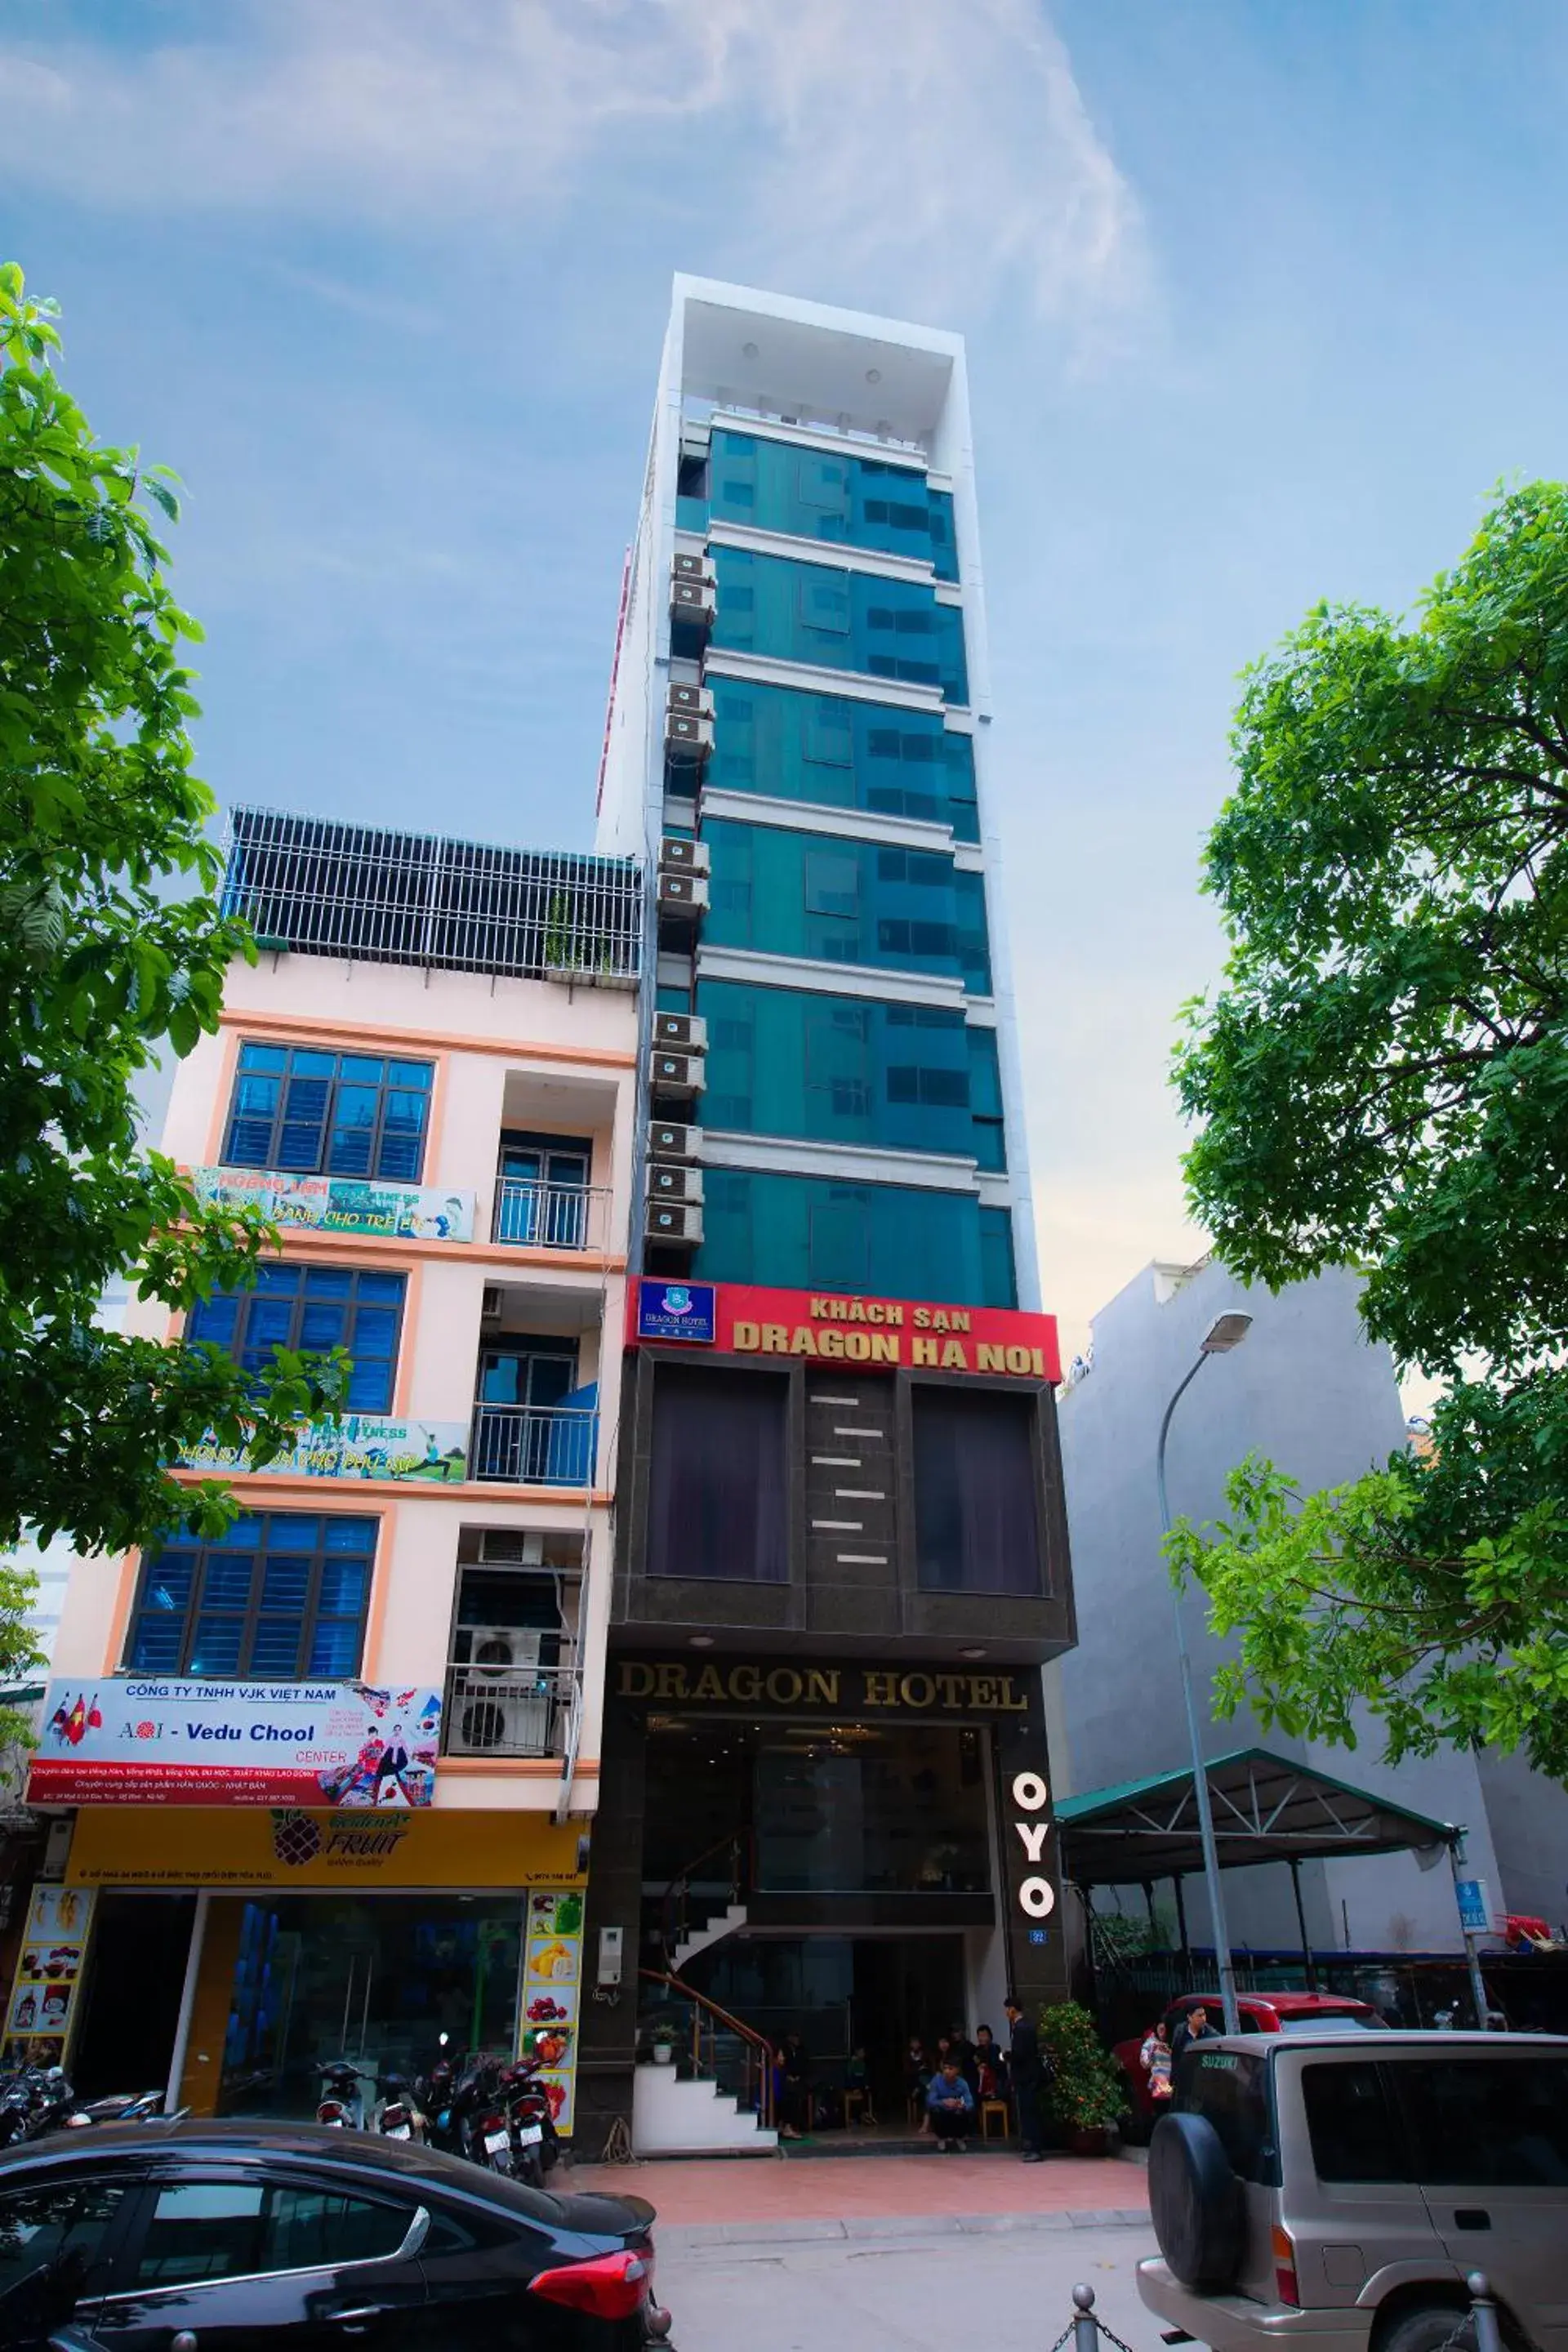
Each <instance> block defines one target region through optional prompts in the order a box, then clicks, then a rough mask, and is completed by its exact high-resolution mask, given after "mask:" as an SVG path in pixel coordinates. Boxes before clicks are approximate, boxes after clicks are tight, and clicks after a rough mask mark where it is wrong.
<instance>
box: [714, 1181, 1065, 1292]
mask: <svg viewBox="0 0 1568 2352" xmlns="http://www.w3.org/2000/svg"><path fill="white" fill-rule="evenodd" d="M702 1189H703V1210H702V1225H703V1241H702V1246H701V1247H700V1250H699V1251H698V1253H697V1255H696V1258H695V1260H694V1262H693V1265H692V1267H691V1272H692V1275H693V1276H694V1278H695V1279H696V1280H698V1281H700V1282H762V1281H765V1282H768V1283H773V1284H776V1285H777V1286H779V1287H780V1288H781V1289H790V1290H811V1289H816V1288H821V1287H832V1288H834V1289H844V1290H852V1289H858V1290H866V1291H872V1292H879V1293H881V1294H882V1295H883V1296H884V1297H889V1298H903V1297H909V1296H910V1292H911V1290H913V1291H914V1293H915V1294H916V1295H917V1296H918V1295H919V1293H920V1291H921V1287H922V1286H923V1287H924V1288H925V1290H926V1292H927V1294H928V1295H931V1294H936V1295H940V1296H941V1297H942V1298H944V1299H948V1300H951V1301H952V1303H953V1304H954V1305H955V1306H958V1307H1016V1305H1017V1303H1018V1301H1017V1291H1016V1283H1015V1279H1014V1273H1013V1252H1012V1230H1011V1219H1010V1217H1009V1215H1008V1213H1007V1211H1006V1210H1005V1209H983V1208H982V1207H981V1206H980V1203H979V1202H977V1201H976V1200H975V1199H974V1197H973V1194H972V1193H964V1192H938V1191H935V1190H934V1189H933V1190H931V1191H929V1192H928V1191H925V1190H923V1189H919V1188H917V1187H915V1186H913V1185H900V1184H843V1183H839V1182H837V1181H835V1180H833V1179H832V1178H830V1177H816V1176H783V1175H774V1174H772V1173H763V1172H762V1171H757V1172H755V1173H753V1172H752V1171H749V1170H747V1171H742V1170H738V1169H729V1168H710V1169H709V1170H708V1171H706V1173H705V1175H704V1178H703V1187H702Z"/></svg>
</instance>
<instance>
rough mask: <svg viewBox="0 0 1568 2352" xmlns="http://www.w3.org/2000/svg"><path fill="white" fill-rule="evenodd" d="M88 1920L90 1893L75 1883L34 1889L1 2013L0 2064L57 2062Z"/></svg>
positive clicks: (63, 2050) (64, 2045)
mask: <svg viewBox="0 0 1568 2352" xmlns="http://www.w3.org/2000/svg"><path fill="white" fill-rule="evenodd" d="M91 1918H92V1896H91V1895H86V1894H83V1893H82V1892H81V1890H80V1889H79V1887H75V1886H35V1887H34V1889H33V1899H32V1901H31V1903H30V1904H29V1905H28V1906H27V1924H26V1927H25V1928H24V1929H23V1932H22V1948H21V1950H20V1951H19V1952H18V1953H17V1955H16V1976H15V1978H14V1979H13V1981H12V1985H11V2003H10V2007H9V2008H8V2010H7V2011H6V2012H5V2040H4V2043H3V2045H0V2065H5V2066H58V2065H59V2064H61V2063H62V2062H63V2060H64V2057H65V2053H66V2049H67V2046H68V2042H69V2040H70V2029H71V2017H72V2013H73V2011H75V2008H76V1997H77V1988H78V1986H79V1984H80V1982H81V1963H82V1954H83V1952H84V1950H85V1949H86V1946H87V1931H88V1928H89V1925H90V1923H91Z"/></svg>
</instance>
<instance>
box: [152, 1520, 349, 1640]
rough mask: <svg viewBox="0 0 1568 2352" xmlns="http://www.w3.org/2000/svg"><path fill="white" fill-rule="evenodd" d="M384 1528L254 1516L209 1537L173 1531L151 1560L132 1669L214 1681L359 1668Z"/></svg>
mask: <svg viewBox="0 0 1568 2352" xmlns="http://www.w3.org/2000/svg"><path fill="white" fill-rule="evenodd" d="M379 1525H380V1522H379V1521H378V1520H377V1519H374V1518H357V1517H356V1518H347V1517H340V1516H339V1515H338V1514H337V1513H335V1512H317V1511H251V1512H247V1513H246V1514H244V1516H242V1517H239V1518H237V1519H236V1521H235V1522H234V1525H233V1526H232V1527H231V1528H228V1529H227V1530H226V1533H225V1534H223V1535H222V1536H220V1537H218V1538H216V1539H215V1540H214V1541H212V1542H209V1543H198V1542H194V1541H192V1540H191V1539H190V1538H187V1537H184V1536H183V1535H176V1536H171V1537H170V1538H169V1539H168V1541H167V1542H166V1543H164V1544H163V1546H162V1547H161V1548H160V1549H158V1550H157V1551H156V1552H155V1553H149V1555H148V1556H147V1558H146V1559H143V1561H142V1574H141V1577H140V1580H139V1581H138V1584H137V1590H136V1601H135V1606H134V1608H133V1609H132V1613H131V1624H130V1628H129V1630H128V1633H127V1635H126V1642H125V1664H126V1666H127V1668H128V1669H129V1670H130V1672H132V1674H143V1675H193V1676H195V1677H197V1678H200V1679H204V1680H205V1679H209V1678H210V1679H212V1680H214V1681H225V1680H226V1679H228V1678H229V1677H230V1676H233V1675H249V1676H254V1677H255V1678H256V1679H257V1680H258V1681H269V1682H270V1681H282V1682H288V1681H298V1680H300V1678H301V1677H311V1678H315V1677H319V1678H321V1680H323V1681H326V1680H331V1681H341V1680H343V1679H345V1678H347V1677H350V1676H352V1675H357V1674H358V1672H359V1670H360V1663H361V1658H362V1654H363V1649H364V1625H365V1614H366V1612H367V1611H368V1609H369V1606H370V1584H371V1570H372V1568H373V1566H374V1559H375V1538H376V1530H377V1528H378V1526H379Z"/></svg>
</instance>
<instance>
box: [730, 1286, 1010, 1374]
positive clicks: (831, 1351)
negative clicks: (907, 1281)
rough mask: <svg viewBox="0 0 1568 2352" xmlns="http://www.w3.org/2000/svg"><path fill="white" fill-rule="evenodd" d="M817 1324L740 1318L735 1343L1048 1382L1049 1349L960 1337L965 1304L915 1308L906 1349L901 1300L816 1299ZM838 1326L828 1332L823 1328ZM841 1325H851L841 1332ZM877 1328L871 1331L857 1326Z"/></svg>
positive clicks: (966, 1326) (764, 1351)
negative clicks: (910, 1335) (824, 1325)
mask: <svg viewBox="0 0 1568 2352" xmlns="http://www.w3.org/2000/svg"><path fill="white" fill-rule="evenodd" d="M811 1314H812V1321H811V1322H809V1323H796V1324H795V1325H794V1326H793V1327H792V1326H791V1325H789V1324H787V1323H753V1322H750V1321H737V1322H736V1324H735V1325H734V1328H733V1330H732V1332H731V1347H732V1348H733V1349H734V1350H735V1352H736V1354H737V1355H742V1356H816V1357H817V1358H819V1359H820V1358H826V1360H828V1361H829V1362H831V1363H849V1364H903V1363H908V1364H910V1365H912V1366H913V1367H914V1369H915V1370H917V1371H934V1372H1001V1373H1003V1374H1005V1375H1007V1376H1010V1377H1011V1378H1013V1379H1015V1380H1037V1381H1043V1380H1044V1379H1045V1378H1046V1357H1045V1350H1044V1349H1043V1348H1023V1347H1017V1346H1014V1347H1002V1346H1000V1345H997V1344H995V1343H994V1342H992V1341H989V1340H984V1339H981V1340H975V1339H971V1338H967V1337H966V1338H963V1339H960V1338H958V1337H956V1336H955V1335H956V1334H957V1333H960V1332H963V1333H965V1334H968V1333H969V1331H970V1328H971V1324H970V1313H969V1309H968V1308H967V1307H910V1309H909V1317H910V1323H911V1324H912V1325H913V1326H914V1328H915V1332H916V1334H917V1336H916V1337H913V1338H911V1339H910V1352H909V1354H908V1355H907V1356H906V1355H905V1354H904V1352H903V1340H902V1339H901V1337H900V1326H901V1325H902V1323H903V1320H904V1314H905V1309H904V1307H903V1306H902V1305H901V1304H900V1302H899V1301H898V1300H896V1299H883V1298H835V1297H819V1296H816V1294H814V1295H813V1297H812V1301H811ZM824 1323H826V1324H827V1325H829V1326H830V1327H835V1328H828V1329H826V1330H823V1329H821V1328H818V1326H820V1325H821V1324H824ZM839 1324H844V1325H846V1326H847V1327H848V1328H846V1329H843V1330H840V1329H838V1328H836V1327H837V1326H838V1325H839ZM864 1325H870V1326H871V1327H873V1328H870V1329H865V1328H856V1327H857V1326H864Z"/></svg>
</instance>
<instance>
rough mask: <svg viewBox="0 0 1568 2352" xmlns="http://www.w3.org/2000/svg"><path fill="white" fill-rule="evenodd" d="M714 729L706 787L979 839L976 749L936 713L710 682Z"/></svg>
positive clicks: (722, 680)
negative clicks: (940, 827) (913, 822)
mask: <svg viewBox="0 0 1568 2352" xmlns="http://www.w3.org/2000/svg"><path fill="white" fill-rule="evenodd" d="M712 685H713V698H714V708H715V713H716V719H717V724H716V727H715V730H714V750H713V755H712V757H711V759H710V761H709V762H708V778H707V780H708V782H710V784H713V785H716V786H717V787H718V788H719V789H720V790H721V791H722V792H731V793H766V794H767V795H768V796H769V797H770V798H771V799H773V800H786V801H804V802H808V803H815V804H816V806H818V807H821V808H847V809H863V810H865V811H866V812H868V814H873V815H877V816H893V817H904V818H911V817H912V818H915V819H917V820H918V821H920V822H921V823H922V824H947V825H951V826H952V832H953V836H954V838H955V839H956V840H959V841H970V842H973V841H978V840H979V838H980V813H979V810H978V809H977V807H976V806H975V793H974V744H973V739H972V738H971V737H970V736H968V735H959V734H955V733H954V732H952V730H950V729H948V728H946V727H944V726H943V725H942V719H941V718H940V717H939V716H938V715H937V713H936V712H935V711H927V710H900V709H898V708H897V707H896V706H895V705H892V704H882V703H875V702H859V701H852V700H851V699H850V698H849V697H848V696H847V695H837V694H805V693H801V692H799V691H798V690H797V689H796V688H793V687H787V686H752V685H751V684H749V683H745V684H743V683H742V681H741V680H740V679H739V678H732V677H715V678H714V679H713V681H712Z"/></svg>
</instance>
